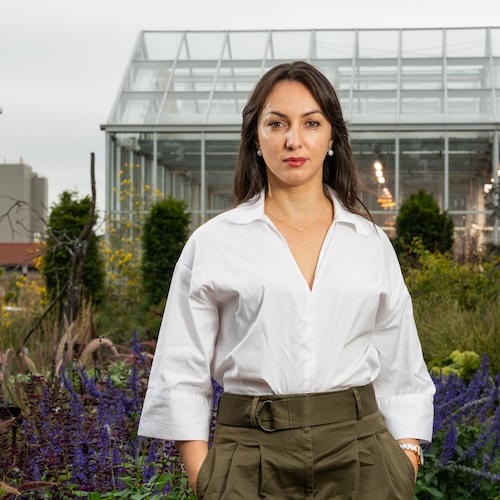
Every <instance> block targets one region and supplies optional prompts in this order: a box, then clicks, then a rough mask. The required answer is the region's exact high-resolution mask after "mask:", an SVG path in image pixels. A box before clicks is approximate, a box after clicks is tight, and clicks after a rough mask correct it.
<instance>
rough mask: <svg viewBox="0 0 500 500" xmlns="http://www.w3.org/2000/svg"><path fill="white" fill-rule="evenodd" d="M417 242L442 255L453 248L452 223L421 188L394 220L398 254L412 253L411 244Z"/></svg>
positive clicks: (406, 202)
mask: <svg viewBox="0 0 500 500" xmlns="http://www.w3.org/2000/svg"><path fill="white" fill-rule="evenodd" d="M417 238H418V239H419V240H420V242H421V244H422V246H423V247H424V248H425V249H426V250H429V251H431V252H441V253H445V252H448V251H450V250H451V249H452V246H453V220H452V219H451V217H450V216H449V215H448V214H447V213H446V212H441V211H440V209H439V205H438V204H437V202H436V200H435V199H434V197H433V196H432V194H430V193H427V192H426V191H425V190H424V189H419V190H418V191H417V192H416V193H412V194H410V195H409V196H408V197H407V198H406V200H405V201H404V202H403V203H402V205H401V208H400V210H399V214H398V216H397V217H396V238H395V240H394V247H395V248H396V251H397V252H398V254H400V255H404V254H408V253H411V248H412V243H413V241H414V240H415V239H417Z"/></svg>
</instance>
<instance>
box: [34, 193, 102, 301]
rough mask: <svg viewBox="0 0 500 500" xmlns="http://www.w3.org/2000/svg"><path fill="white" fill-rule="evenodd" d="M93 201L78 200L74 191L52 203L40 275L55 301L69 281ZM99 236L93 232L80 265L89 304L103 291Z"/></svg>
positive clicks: (100, 296) (87, 197)
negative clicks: (83, 261) (80, 236)
mask: <svg viewBox="0 0 500 500" xmlns="http://www.w3.org/2000/svg"><path fill="white" fill-rule="evenodd" d="M91 204H92V200H91V198H90V197H89V196H85V197H84V198H81V199H78V198H77V193H76V192H71V191H64V192H63V193H62V194H61V195H60V197H59V202H58V203H56V204H54V205H53V207H52V209H51V212H50V216H49V219H48V226H49V237H48V239H47V249H46V253H45V255H44V257H43V264H42V272H43V276H44V278H45V282H46V285H47V293H48V294H49V297H50V298H51V299H55V298H56V297H57V296H58V295H59V293H60V292H61V291H62V290H63V289H64V287H65V285H66V284H67V283H68V281H69V279H70V273H71V265H72V261H73V255H74V253H75V252H76V251H78V250H79V249H78V248H76V247H75V245H76V244H78V243H79V241H78V237H79V235H80V233H81V232H82V230H83V228H84V226H85V224H86V222H87V221H88V217H89V211H90V208H91ZM98 241H99V239H98V236H97V235H96V234H95V232H93V233H92V235H91V237H90V239H89V241H88V249H87V251H86V260H85V264H84V266H83V274H82V284H83V295H84V296H85V297H86V298H87V299H89V300H92V301H99V300H100V299H102V294H103V290H104V263H103V261H102V258H101V255H100V253H99V248H98Z"/></svg>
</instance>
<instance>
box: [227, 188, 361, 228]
mask: <svg viewBox="0 0 500 500" xmlns="http://www.w3.org/2000/svg"><path fill="white" fill-rule="evenodd" d="M326 189H327V190H328V192H329V194H330V198H331V199H332V200H333V206H334V208H335V216H334V219H333V223H334V224H335V223H339V224H342V223H343V224H349V225H351V226H353V228H354V229H355V230H356V232H357V233H359V234H361V235H363V236H368V231H367V222H368V221H366V220H365V219H364V218H363V217H360V216H359V215H356V214H353V213H352V212H349V210H347V209H346V208H345V207H344V205H343V204H342V202H341V201H340V199H339V197H338V195H337V193H336V192H335V191H334V190H333V189H332V188H331V187H330V186H326ZM264 200H265V189H263V190H262V191H261V192H260V193H259V194H256V195H255V196H254V197H253V198H251V199H250V200H248V201H246V202H244V203H241V204H240V205H238V206H237V207H236V208H233V209H232V210H230V211H229V212H226V213H225V217H224V218H225V219H226V220H229V221H230V222H234V223H235V224H249V223H251V222H253V221H256V220H263V219H264Z"/></svg>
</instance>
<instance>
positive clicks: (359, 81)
mask: <svg viewBox="0 0 500 500" xmlns="http://www.w3.org/2000/svg"><path fill="white" fill-rule="evenodd" d="M397 77H398V68H397V66H364V65H360V66H358V67H357V68H356V78H355V80H354V85H355V88H356V90H396V84H397Z"/></svg>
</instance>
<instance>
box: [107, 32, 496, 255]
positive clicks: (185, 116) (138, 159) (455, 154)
mask: <svg viewBox="0 0 500 500" xmlns="http://www.w3.org/2000/svg"><path fill="white" fill-rule="evenodd" d="M293 60H306V61H308V62H310V63H312V64H314V65H315V66H317V67H318V68H320V69H321V70H322V71H323V72H324V73H325V74H326V75H327V76H328V77H329V78H330V80H331V82H332V83H333V85H334V87H335V89H336V91H337V93H338V95H339V98H340V100H341V103H342V106H343V110H344V117H345V119H346V120H347V121H348V123H349V130H350V133H351V137H352V147H353V151H354V154H355V158H356V161H357V164H358V166H359V169H360V174H361V178H362V181H363V186H364V187H363V193H362V201H363V202H364V204H365V205H366V206H367V207H368V209H369V210H370V212H371V214H372V216H373V218H374V219H375V221H376V222H377V224H379V225H380V226H381V227H383V228H384V230H386V231H387V232H388V234H389V235H392V234H393V232H394V226H395V218H396V215H397V213H398V207H399V206H400V204H401V203H402V201H403V200H404V199H405V197H406V196H407V195H408V194H410V193H412V192H414V191H416V190H417V189H420V188H423V189H425V190H426V191H428V192H431V193H432V194H433V195H434V197H435V198H436V200H437V201H438V203H439V205H440V207H441V208H442V209H443V210H447V211H448V213H449V214H450V215H451V216H452V217H453V220H454V223H455V231H456V237H457V238H456V240H457V241H458V242H459V244H463V245H467V244H468V242H469V241H472V240H474V241H476V242H480V243H483V242H495V243H498V242H499V236H498V221H496V222H495V221H494V220H493V218H492V217H491V212H492V208H493V207H494V205H495V203H497V204H498V195H496V194H495V193H498V191H497V189H496V186H498V175H499V168H500V166H499V142H500V132H499V131H500V28H462V29H458V28H456V29H455V28H454V29H444V28H443V29H387V30H354V29H353V30H300V31H288V30H275V31H274V30H272V31H192V32H191V31H187V32H185V31H164V32H162V31H155V32H153V31H145V32H141V33H140V34H139V36H138V38H137V42H136V44H135V47H134V49H133V52H132V54H131V58H130V62H129V64H128V66H127V68H126V71H125V75H124V78H123V81H122V83H121V87H120V89H119V92H118V94H117V97H116V100H115V102H114V105H113V108H112V111H111V114H110V117H109V119H108V122H107V123H106V124H104V125H102V129H103V130H104V131H105V136H106V183H107V184H106V210H107V213H108V214H109V215H111V216H112V217H115V218H118V219H120V218H127V219H129V218H130V217H133V216H134V214H137V213H139V212H141V211H144V210H147V207H148V205H149V203H150V202H151V201H152V200H154V199H155V197H157V196H174V197H176V198H179V199H184V200H185V201H186V202H187V204H188V207H189V210H190V212H191V214H192V228H195V227H196V226H198V225H200V224H201V223H203V222H204V221H206V220H207V219H209V218H210V217H213V216H214V215H216V214H218V213H220V212H221V211H223V210H225V209H227V208H228V207H230V206H231V204H232V200H233V198H232V182H233V169H234V165H235V160H236V155H237V151H238V145H239V131H240V123H241V112H242V110H243V107H244V105H245V103H246V100H247V98H248V95H249V93H250V92H251V90H252V89H253V87H254V85H255V83H256V82H257V80H258V79H259V78H260V77H261V76H262V75H263V74H264V72H266V71H267V70H268V69H270V68H271V67H272V66H275V65H276V64H279V63H282V62H289V61H293ZM495 196H496V198H495Z"/></svg>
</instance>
